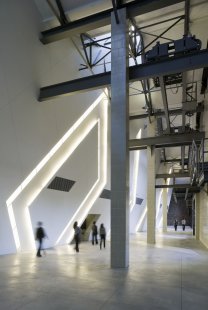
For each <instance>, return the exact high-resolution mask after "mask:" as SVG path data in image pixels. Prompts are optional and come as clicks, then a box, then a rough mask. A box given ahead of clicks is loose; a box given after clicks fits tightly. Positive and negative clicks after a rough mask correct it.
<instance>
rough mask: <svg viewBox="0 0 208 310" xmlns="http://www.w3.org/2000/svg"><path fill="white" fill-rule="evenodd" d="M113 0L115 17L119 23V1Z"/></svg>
mask: <svg viewBox="0 0 208 310" xmlns="http://www.w3.org/2000/svg"><path fill="white" fill-rule="evenodd" d="M111 1H112V5H113V12H114V15H115V19H116V24H119V17H118V11H117V9H118V3H117V1H116V0H111Z"/></svg>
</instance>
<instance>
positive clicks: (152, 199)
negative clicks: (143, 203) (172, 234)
mask: <svg viewBox="0 0 208 310" xmlns="http://www.w3.org/2000/svg"><path fill="white" fill-rule="evenodd" d="M154 135H155V124H154V121H152V123H151V124H148V136H149V137H152V136H154ZM155 194H156V191H155V147H154V146H152V147H148V148H147V243H150V244H154V243H155V216H156V207H155V204H156V195H155Z"/></svg>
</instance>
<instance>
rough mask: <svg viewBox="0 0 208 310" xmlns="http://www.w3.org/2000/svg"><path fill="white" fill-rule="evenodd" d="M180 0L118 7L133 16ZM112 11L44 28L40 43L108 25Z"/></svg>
mask: <svg viewBox="0 0 208 310" xmlns="http://www.w3.org/2000/svg"><path fill="white" fill-rule="evenodd" d="M180 2H183V0H159V1H155V0H139V1H132V2H129V3H126V4H123V5H121V6H120V8H126V9H127V13H128V17H130V18H133V17H135V16H138V15H142V14H145V13H149V12H151V11H154V10H159V9H162V8H165V7H167V6H170V5H173V4H177V3H180ZM112 12H113V9H109V10H106V11H103V12H99V13H96V14H93V15H90V16H87V17H84V18H82V19H79V20H75V21H72V22H70V23H68V24H66V25H62V26H58V27H55V28H52V29H49V30H45V31H43V32H42V33H41V38H40V40H41V42H42V43H44V44H48V43H51V42H55V41H58V40H62V39H65V38H68V37H70V36H71V35H75V34H80V33H86V32H88V31H90V30H94V29H97V28H100V27H104V26H107V25H110V22H111V19H110V17H111V13H112Z"/></svg>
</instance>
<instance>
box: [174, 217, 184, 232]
mask: <svg viewBox="0 0 208 310" xmlns="http://www.w3.org/2000/svg"><path fill="white" fill-rule="evenodd" d="M181 225H182V228H183V231H184V230H185V229H186V219H185V218H183V219H182V221H181ZM174 228H175V231H177V228H178V220H177V219H175V220H174Z"/></svg>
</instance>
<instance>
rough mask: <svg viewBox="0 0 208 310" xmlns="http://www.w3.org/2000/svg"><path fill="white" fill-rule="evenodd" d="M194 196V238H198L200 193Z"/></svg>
mask: <svg viewBox="0 0 208 310" xmlns="http://www.w3.org/2000/svg"><path fill="white" fill-rule="evenodd" d="M195 197H196V199H195V237H196V240H200V193H197V194H196V196H195Z"/></svg>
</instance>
